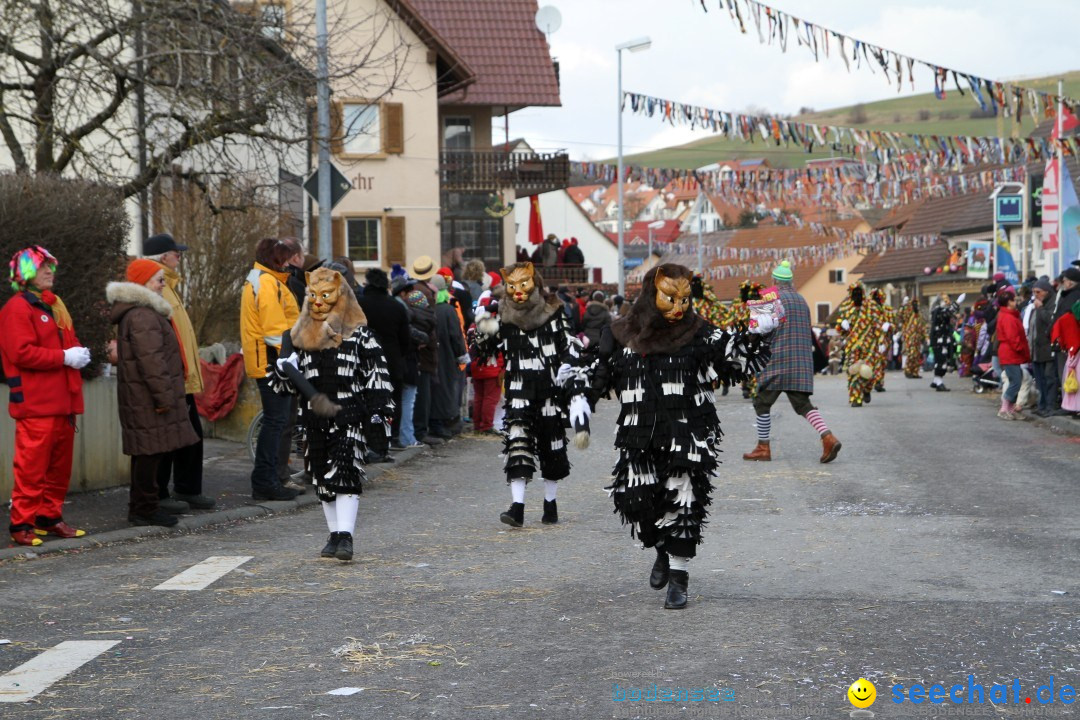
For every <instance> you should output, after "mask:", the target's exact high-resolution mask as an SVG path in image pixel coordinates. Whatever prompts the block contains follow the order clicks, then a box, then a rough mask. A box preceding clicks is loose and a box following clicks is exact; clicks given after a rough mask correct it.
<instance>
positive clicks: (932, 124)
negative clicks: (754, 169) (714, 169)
mask: <svg viewBox="0 0 1080 720" xmlns="http://www.w3.org/2000/svg"><path fill="white" fill-rule="evenodd" d="M1058 77H1059V76H1056V75H1055V76H1054V77H1052V78H1040V79H1035V80H1024V81H1023V82H1022V83H1021V84H1023V85H1024V86H1025V87H1032V88H1035V89H1038V90H1043V91H1046V92H1057V80H1058ZM1061 77H1063V78H1064V80H1065V95H1066V96H1068V97H1074V98H1075V97H1080V71H1074V72H1070V73H1065V74H1064V75H1063V76H1061ZM946 93H947V96H946V98H945V99H944V100H938V99H936V98H935V97H934V94H933V93H926V94H922V95H909V96H906V97H898V98H896V99H892V100H880V101H878V102H872V103H865V104H863V105H862V106H861V107H860V106H857V105H856V106H848V107H841V108H834V109H832V110H824V111H820V112H815V113H809V114H806V115H799V116H797V117H796V118H795V119H796V120H799V121H801V122H809V123H817V124H824V125H843V126H846V127H857V128H866V129H872V130H897V131H901V132H909V133H920V134H928V135H933V134H937V135H995V136H996V135H1013V134H1016V135H1018V136H1019V137H1024V136H1026V135H1029V134H1030V133H1031V131H1032V130H1033V129H1034V124H1033V123H1032V120H1031V115H1030V114H1029V113H1028V110H1027V107H1026V106H1025V108H1024V117H1023V122H1022V123H1021V124H1020V125H1019V126H1018V127H1017V126H1016V125H1015V121H1014V119H1013V118H1004V117H1000V116H999V117H996V118H995V117H989V118H984V117H972V113H973V111H978V110H979V105H978V103H977V102H976V101H975V99H974V98H972V97H971V93H970V92H969V91H968V90H967V89H965V90H964V94H963V96H961V95H960V93H958V92H957V91H956V87H955V85H953V84H951V83H950V85H949V86H948V87H947V88H946ZM671 99H673V100H678V98H671ZM860 110H861V113H860ZM857 114H861V115H862V116H863V117H864V118H865V120H863V121H862V122H856V121H855V120H856V118H857ZM701 134H702V139H701V140H695V141H694V142H691V143H687V144H686V145H678V146H675V147H670V148H664V149H663V150H656V151H654V152H647V153H638V154H636V155H627V156H625V162H626V163H627V164H633V165H643V166H645V167H660V168H695V167H701V166H702V165H707V164H708V163H711V162H715V161H717V160H727V159H730V158H744V157H764V158H768V160H769V163H770V164H772V165H773V166H774V167H800V166H802V165H803V164H805V162H806V161H807V159H810V158H821V157H829V151H828V150H827V149H826V150H825V151H824V152H814V153H813V154H807V153H805V152H803V151H802V150H799V149H793V148H788V147H785V146H783V145H781V146H777V145H775V144H768V143H765V142H764V141H762V140H761V136H760V135H758V136H756V137H757V139H756V141H755V142H753V143H744V142H740V141H738V140H727V139H725V138H719V137H715V136H710V135H707V134H706V133H705V131H702V133H701ZM611 161H612V162H614V159H612V160H611Z"/></svg>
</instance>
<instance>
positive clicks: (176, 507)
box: [158, 497, 191, 515]
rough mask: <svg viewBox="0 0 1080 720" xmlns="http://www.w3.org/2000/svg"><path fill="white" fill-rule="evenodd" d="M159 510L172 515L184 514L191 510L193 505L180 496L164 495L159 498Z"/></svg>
mask: <svg viewBox="0 0 1080 720" xmlns="http://www.w3.org/2000/svg"><path fill="white" fill-rule="evenodd" d="M158 510H161V511H163V512H167V513H169V514H170V515H182V514H183V513H186V512H188V511H189V510H191V505H190V504H189V503H187V502H185V501H183V500H181V499H180V498H171V497H163V498H158Z"/></svg>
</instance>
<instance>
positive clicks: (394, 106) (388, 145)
mask: <svg viewBox="0 0 1080 720" xmlns="http://www.w3.org/2000/svg"><path fill="white" fill-rule="evenodd" d="M383 120H384V123H383V124H384V126H385V127H384V128H383V152H386V153H394V154H398V155H400V154H401V153H403V152H405V111H404V108H403V106H402V104H401V103H384V104H383Z"/></svg>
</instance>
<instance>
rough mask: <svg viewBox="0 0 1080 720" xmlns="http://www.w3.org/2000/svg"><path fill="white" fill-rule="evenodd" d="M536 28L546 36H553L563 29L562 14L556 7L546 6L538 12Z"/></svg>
mask: <svg viewBox="0 0 1080 720" xmlns="http://www.w3.org/2000/svg"><path fill="white" fill-rule="evenodd" d="M536 27H538V28H539V29H540V32H542V33H544V34H545V35H551V33H553V32H555V31H556V30H558V29H559V28H560V27H562V13H560V12H559V9H558V8H557V7H555V6H554V5H545V6H544V7H542V8H540V9H539V10H537V11H536Z"/></svg>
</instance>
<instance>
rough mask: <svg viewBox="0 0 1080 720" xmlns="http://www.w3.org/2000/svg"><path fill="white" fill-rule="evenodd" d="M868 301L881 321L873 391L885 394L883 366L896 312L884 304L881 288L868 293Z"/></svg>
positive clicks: (883, 294) (886, 357) (875, 357)
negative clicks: (871, 303) (869, 300)
mask: <svg viewBox="0 0 1080 720" xmlns="http://www.w3.org/2000/svg"><path fill="white" fill-rule="evenodd" d="M870 299H871V300H873V301H874V309H875V310H876V311H877V313H878V318H879V320H880V321H881V322H880V325H879V326H878V345H877V352H876V353H874V355H873V358H874V362H873V363H871V365H872V366H873V368H874V380H873V384H874V391H875V392H885V366H886V365H887V364H888V361H889V345H891V342H890V339H891V338H892V334H893V328H894V327H895V326H896V311H895V310H893V309H892V307H891V306H889V305H887V304H886V303H885V292H884V291H883V290H882V289H881V288H874V289H873V290H871V291H870Z"/></svg>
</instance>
